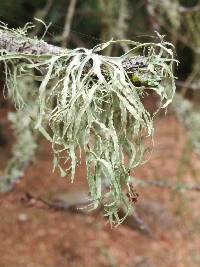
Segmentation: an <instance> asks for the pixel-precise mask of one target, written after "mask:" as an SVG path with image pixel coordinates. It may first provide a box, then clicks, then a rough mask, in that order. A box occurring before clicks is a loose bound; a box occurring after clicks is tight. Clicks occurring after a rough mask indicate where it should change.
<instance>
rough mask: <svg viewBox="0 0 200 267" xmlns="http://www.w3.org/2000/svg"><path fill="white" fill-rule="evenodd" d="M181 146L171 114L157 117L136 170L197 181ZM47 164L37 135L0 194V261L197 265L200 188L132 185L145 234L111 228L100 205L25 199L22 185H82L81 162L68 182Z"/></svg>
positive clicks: (9, 264) (38, 189)
mask: <svg viewBox="0 0 200 267" xmlns="http://www.w3.org/2000/svg"><path fill="white" fill-rule="evenodd" d="M2 117H4V115H3V116H1V118H2ZM8 133H9V135H10V130H9V131H8ZM0 149H1V151H3V153H2V152H1V154H0V160H1V165H3V164H4V163H5V161H6V160H7V158H8V156H9V155H10V152H9V145H7V146H6V147H4V148H3V149H2V148H0ZM188 153H189V152H188V150H187V149H186V139H185V134H184V130H183V129H182V128H181V127H180V125H179V124H178V122H177V121H176V119H175V117H174V116H173V115H168V116H167V117H164V116H163V117H160V118H159V119H158V121H157V123H156V133H155V150H154V153H153V155H152V157H151V160H150V161H149V162H148V163H146V164H145V165H144V166H142V167H140V168H138V169H137V170H136V171H135V175H136V176H137V177H139V178H144V179H154V180H156V179H163V180H168V181H170V182H174V183H175V182H176V181H177V179H182V181H184V182H187V183H197V182H198V181H199V182H200V175H199V174H200V160H199V159H198V157H197V156H196V155H194V154H192V155H189V154H188ZM51 170H52V152H51V148H50V145H49V144H48V143H47V142H46V141H41V143H40V146H39V151H38V156H37V158H36V159H35V160H34V162H33V164H32V165H31V166H30V167H29V168H28V169H27V171H26V173H25V175H24V177H23V178H22V179H21V180H20V182H19V183H18V184H17V185H16V187H15V188H14V190H13V191H12V192H10V193H7V194H1V195H0V241H1V245H0V267H104V266H105V267H109V266H110V267H155V266H156V267H198V266H200V236H199V233H200V213H199V210H200V202H199V193H197V192H191V191H190V192H189V191H186V192H183V193H181V194H180V193H176V192H172V191H169V190H168V189H159V188H154V187H146V188H138V191H139V194H140V197H139V201H138V203H137V204H136V209H137V213H138V214H139V216H140V218H142V219H143V221H144V222H145V223H146V224H148V226H149V227H150V230H151V235H145V234H142V233H141V232H140V231H138V230H134V229H131V228H130V227H128V226H127V225H126V224H123V225H121V226H120V227H118V228H114V229H111V228H110V226H109V224H108V223H107V221H106V219H105V218H104V217H103V213H102V212H101V211H100V212H97V213H95V214H92V213H89V214H87V215H83V214H80V213H78V212H71V211H70V210H68V211H59V210H54V209H52V208H49V207H47V206H46V205H45V204H44V203H42V202H41V201H39V200H36V199H29V198H28V197H27V193H29V194H32V195H34V196H35V197H36V198H37V197H42V196H46V195H48V196H51V197H52V196H59V195H62V196H64V195H65V194H67V193H69V192H72V191H78V190H82V189H83V188H85V186H86V182H85V177H84V173H85V167H84V166H81V167H80V168H79V169H78V171H77V175H76V176H77V177H76V179H75V182H74V184H71V183H70V181H69V180H67V179H64V178H60V177H59V174H58V173H52V171H51Z"/></svg>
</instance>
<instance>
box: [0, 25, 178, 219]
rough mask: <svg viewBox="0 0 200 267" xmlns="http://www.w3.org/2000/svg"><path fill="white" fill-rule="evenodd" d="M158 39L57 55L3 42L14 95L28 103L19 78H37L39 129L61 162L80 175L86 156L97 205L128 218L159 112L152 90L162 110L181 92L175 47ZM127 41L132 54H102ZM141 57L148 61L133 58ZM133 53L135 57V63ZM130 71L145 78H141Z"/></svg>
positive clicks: (66, 171) (64, 170) (0, 53)
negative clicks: (153, 107) (151, 102)
mask: <svg viewBox="0 0 200 267" xmlns="http://www.w3.org/2000/svg"><path fill="white" fill-rule="evenodd" d="M0 30H1V31H4V32H5V31H9V30H8V29H7V28H5V27H4V28H1V29H0ZM12 33H13V34H16V36H17V38H19V37H20V36H21V35H22V33H23V38H26V36H27V32H26V31H25V30H23V31H22V33H21V31H19V30H18V31H13V32H12ZM24 36H25V37H24ZM27 38H28V37H27ZM157 40H158V42H156V43H143V44H141V43H139V42H134V41H127V40H124V41H109V42H107V43H104V44H100V45H97V46H95V47H94V48H93V49H86V48H77V49H74V50H67V49H65V50H61V51H60V53H59V54H56V55H50V54H48V53H47V54H36V55H33V54H28V53H27V51H26V53H23V50H22V51H21V52H19V51H18V52H16V53H13V52H9V51H6V50H5V49H0V61H2V62H3V63H4V65H5V74H6V81H7V88H8V94H9V96H10V97H11V98H12V99H14V102H15V104H16V106H17V107H18V108H20V109H22V110H23V109H24V108H26V107H27V106H29V101H28V98H26V99H24V98H23V95H22V94H21V93H20V89H19V79H21V77H32V78H34V80H35V81H37V84H38V87H39V88H38V96H35V99H36V100H35V101H36V103H37V106H38V114H37V119H36V120H35V129H37V130H39V131H40V132H41V133H42V134H43V135H44V136H45V137H46V138H47V139H48V140H49V141H50V142H51V143H52V148H53V152H54V158H53V165H54V168H55V167H58V168H59V169H60V171H61V175H62V176H65V175H66V176H68V175H70V177H71V180H72V181H73V180H74V176H75V172H76V167H77V166H78V165H79V163H80V162H81V160H85V162H86V166H87V180H88V185H89V195H90V198H91V207H92V208H94V209H95V208H97V207H98V205H99V204H100V203H103V205H104V207H105V215H106V216H108V217H109V219H110V222H111V223H113V222H115V223H117V224H118V223H121V222H122V221H123V219H124V218H119V216H118V210H119V207H120V206H121V205H123V207H124V209H125V210H126V214H127V213H128V212H129V211H130V209H131V207H132V203H131V194H133V192H132V189H131V188H132V187H131V186H130V171H131V170H133V169H134V168H135V167H136V166H138V165H140V164H142V163H143V161H144V154H145V153H146V151H147V149H146V147H145V145H144V140H145V139H146V138H150V140H151V139H152V136H153V130H154V128H153V119H154V116H155V114H156V113H157V111H156V112H155V113H154V114H150V113H149V112H148V110H147V109H146V108H145V107H144V105H143V97H144V95H145V92H146V91H147V89H148V90H153V91H155V93H157V94H158V95H159V96H160V105H159V109H160V108H166V107H167V106H168V104H169V103H170V102H171V101H172V98H173V95H174V92H175V84H174V75H173V64H174V62H175V60H174V57H173V47H172V45H171V44H170V43H168V42H166V41H165V40H164V38H163V37H162V36H159V35H158V34H157ZM34 42H36V43H37V39H36V38H35V40H34ZM38 42H39V40H38ZM120 42H124V43H126V44H127V45H129V46H130V47H131V49H130V51H129V52H128V53H126V54H124V55H121V56H120V57H107V56H103V55H102V54H101V53H102V51H103V50H104V49H105V48H106V47H108V46H110V45H112V44H113V43H115V44H116V45H117V44H119V43H120ZM138 57H141V58H142V59H143V60H144V66H140V64H139V65H138V64H136V62H135V64H133V63H131V60H133V59H134V58H135V59H136V58H138ZM127 60H129V61H130V64H132V65H131V67H130V68H128V69H127V68H126V67H125V63H124V62H126V64H127ZM135 61H137V60H135ZM131 75H135V76H137V79H138V80H139V81H140V80H141V83H139V84H135V83H134V82H133V80H132V78H131V77H132V76H131ZM138 85H139V86H138ZM30 90H31V89H30V88H29V87H27V92H30ZM82 154H84V156H82Z"/></svg>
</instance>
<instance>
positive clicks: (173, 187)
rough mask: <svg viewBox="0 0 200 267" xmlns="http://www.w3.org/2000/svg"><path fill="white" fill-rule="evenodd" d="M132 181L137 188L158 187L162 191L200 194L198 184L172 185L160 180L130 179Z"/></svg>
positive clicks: (199, 185)
mask: <svg viewBox="0 0 200 267" xmlns="http://www.w3.org/2000/svg"><path fill="white" fill-rule="evenodd" d="M131 178H132V181H133V183H134V184H136V185H138V186H143V187H146V186H155V187H160V188H163V189H165V188H166V189H171V190H176V191H186V190H191V191H197V192H200V184H195V185H188V184H184V183H176V184H172V183H169V182H166V181H162V180H144V179H139V178H135V177H131Z"/></svg>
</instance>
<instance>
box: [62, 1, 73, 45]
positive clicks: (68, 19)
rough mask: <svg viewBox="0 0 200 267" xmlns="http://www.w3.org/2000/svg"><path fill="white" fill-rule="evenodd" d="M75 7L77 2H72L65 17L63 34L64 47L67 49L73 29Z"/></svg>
mask: <svg viewBox="0 0 200 267" xmlns="http://www.w3.org/2000/svg"><path fill="white" fill-rule="evenodd" d="M75 6H76V0H71V1H70V4H69V7H68V10H67V14H66V17H65V26H64V30H63V34H62V47H67V41H68V37H69V33H70V29H71V24H72V19H73V16H74V11H75Z"/></svg>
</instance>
